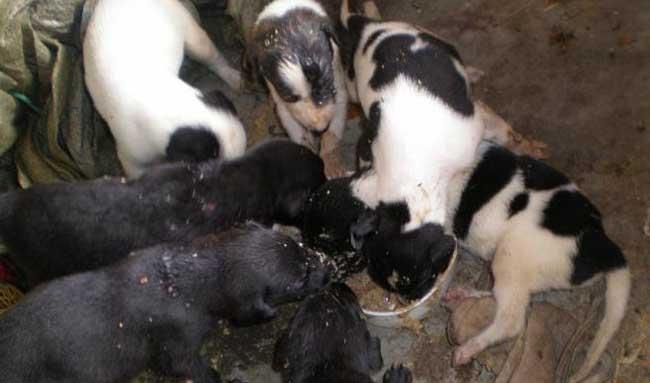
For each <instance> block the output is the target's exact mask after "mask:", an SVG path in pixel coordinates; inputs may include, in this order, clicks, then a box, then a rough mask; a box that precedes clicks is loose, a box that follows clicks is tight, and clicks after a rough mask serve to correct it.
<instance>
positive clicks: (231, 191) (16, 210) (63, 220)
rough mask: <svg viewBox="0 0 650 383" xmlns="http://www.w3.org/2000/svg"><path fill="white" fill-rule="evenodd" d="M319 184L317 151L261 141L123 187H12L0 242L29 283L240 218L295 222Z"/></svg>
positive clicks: (105, 182)
mask: <svg viewBox="0 0 650 383" xmlns="http://www.w3.org/2000/svg"><path fill="white" fill-rule="evenodd" d="M324 182H325V175H324V172H323V162H322V161H321V159H320V158H319V157H318V156H317V155H315V154H313V153H312V152H311V151H309V150H308V149H306V148H304V147H302V146H300V145H298V144H295V143H292V142H290V141H287V140H270V141H267V142H265V143H262V144H260V145H259V146H257V147H256V148H254V149H251V150H250V151H249V152H248V153H247V154H245V155H244V156H243V157H241V158H239V159H236V160H232V161H225V162H224V161H217V160H213V161H208V162H205V163H201V164H193V165H183V164H175V165H173V164H172V165H163V166H160V167H157V168H154V169H152V171H151V172H149V173H147V174H146V175H144V176H143V177H142V178H140V179H138V180H135V181H130V182H128V183H127V182H125V181H124V180H121V179H119V178H106V179H100V180H95V181H86V182H76V183H59V184H48V185H35V186H33V187H32V188H30V189H27V190H24V191H15V192H11V194H10V195H9V196H3V198H2V199H1V200H0V204H1V205H2V206H0V211H2V216H1V217H0V218H2V219H0V238H2V240H3V241H4V242H5V243H6V245H7V246H8V247H9V249H10V250H11V253H12V256H13V258H14V260H15V262H16V264H17V265H18V266H20V267H21V269H23V270H24V271H25V272H26V274H27V275H28V277H29V280H30V282H31V283H32V284H34V283H37V282H40V281H43V280H47V279H51V278H54V277H57V276H61V275H66V274H70V273H73V272H78V271H83V270H90V269H94V268H97V267H100V266H104V265H108V264H110V263H112V262H115V261H117V260H119V259H121V258H123V257H124V256H126V254H127V253H128V252H129V251H131V250H133V249H137V248H142V247H145V246H150V245H153V244H157V243H160V242H163V241H180V240H187V239H191V238H193V237H196V236H199V235H204V234H207V233H210V232H213V231H215V230H217V229H220V228H225V227H228V226H230V225H232V224H233V223H236V222H243V221H245V220H249V219H254V220H258V221H262V222H263V223H271V222H280V223H285V224H298V223H299V221H298V219H299V217H300V216H301V214H302V208H303V206H304V203H305V202H306V201H307V199H308V197H309V195H310V193H311V192H312V191H313V190H315V189H316V188H317V187H318V186H320V185H321V184H322V183H324Z"/></svg>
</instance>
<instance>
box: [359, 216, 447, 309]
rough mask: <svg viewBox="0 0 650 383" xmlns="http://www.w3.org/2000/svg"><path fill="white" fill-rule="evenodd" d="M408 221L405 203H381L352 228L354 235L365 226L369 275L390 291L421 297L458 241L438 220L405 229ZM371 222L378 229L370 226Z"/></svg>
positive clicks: (414, 297) (443, 266) (406, 295)
mask: <svg viewBox="0 0 650 383" xmlns="http://www.w3.org/2000/svg"><path fill="white" fill-rule="evenodd" d="M408 221H409V212H408V208H407V206H406V204H405V203H391V204H384V203H381V204H380V205H379V206H378V207H377V209H376V210H375V211H374V212H372V211H367V212H366V213H364V214H362V215H361V216H360V217H359V220H358V222H357V224H356V225H355V226H353V227H352V229H351V230H352V234H353V235H354V234H357V235H359V233H361V230H359V228H360V227H362V228H363V233H364V234H365V238H364V239H363V247H362V252H363V255H364V256H365V257H366V258H367V259H368V274H369V275H370V277H371V278H372V279H373V280H374V281H375V282H376V283H377V284H379V285H380V286H382V287H383V288H385V289H387V290H389V291H394V292H397V293H399V294H400V295H402V296H404V297H407V298H409V299H418V298H421V297H422V296H423V295H424V294H425V293H426V292H427V291H429V290H430V289H431V287H432V286H433V284H434V283H435V281H436V278H437V277H438V274H439V273H442V272H444V270H446V269H447V265H448V264H449V261H450V259H451V256H452V255H453V253H454V249H455V247H456V243H455V240H454V238H453V237H451V236H449V235H446V234H445V233H444V230H443V228H442V226H441V225H439V224H434V223H427V224H424V225H422V226H421V227H419V228H417V229H415V230H411V231H409V232H402V227H403V225H404V224H405V223H406V222H408ZM368 225H374V226H375V228H376V229H375V230H374V231H371V230H368V229H367V228H366V226H368ZM395 277H397V278H395Z"/></svg>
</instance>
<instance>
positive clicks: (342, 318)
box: [272, 283, 381, 383]
mask: <svg viewBox="0 0 650 383" xmlns="http://www.w3.org/2000/svg"><path fill="white" fill-rule="evenodd" d="M380 352H381V351H380V348H379V343H378V340H377V339H375V338H372V337H371V335H370V333H369V331H368V328H367V327H366V324H365V321H364V320H363V314H362V312H361V308H360V307H359V303H358V301H357V298H356V296H355V295H354V293H353V292H352V291H351V290H350V288H349V287H347V286H346V285H345V284H340V283H334V284H332V285H330V286H329V287H328V288H327V289H326V290H323V291H321V292H319V293H318V294H314V295H312V296H310V297H308V298H307V299H306V300H305V301H304V302H303V303H302V304H301V305H300V308H299V309H298V310H297V312H296V314H295V315H294V317H293V318H292V319H291V322H290V323H289V327H288V328H287V329H286V330H285V331H284V332H283V334H282V336H281V337H280V338H279V339H278V341H277V343H276V347H275V352H274V355H273V364H272V367H273V369H275V370H276V371H280V372H281V373H282V377H283V381H291V382H306V381H309V382H341V383H344V382H345V383H347V382H350V383H352V382H354V383H361V382H371V380H370V379H369V378H368V375H369V372H370V371H369V370H371V369H372V370H375V369H378V368H380V367H381V354H380ZM306 377H310V379H306Z"/></svg>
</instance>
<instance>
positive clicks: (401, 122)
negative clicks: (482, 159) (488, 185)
mask: <svg viewBox="0 0 650 383" xmlns="http://www.w3.org/2000/svg"><path fill="white" fill-rule="evenodd" d="M378 29H385V30H387V32H385V33H384V34H382V35H381V36H380V37H379V38H378V39H376V41H375V42H373V44H371V45H370V47H369V49H368V50H367V52H366V53H365V54H363V51H362V49H358V50H357V52H356V53H355V57H354V69H355V74H356V76H355V85H354V86H352V87H353V88H354V89H356V93H357V96H358V98H359V101H360V102H361V106H362V108H363V110H364V113H365V114H366V116H368V115H369V113H370V107H371V105H372V104H373V103H374V102H376V101H378V102H380V104H381V120H380V124H379V129H378V135H377V137H376V139H375V141H374V142H373V144H372V151H373V159H374V162H373V169H374V171H375V175H374V177H364V178H362V179H360V180H358V181H356V182H355V185H353V190H356V192H357V193H360V194H357V197H358V198H360V199H362V200H363V201H364V202H365V203H367V204H368V205H370V206H373V202H374V203H377V202H379V201H382V202H395V201H400V200H405V201H406V203H407V205H408V206H409V211H410V213H411V221H410V222H409V223H408V224H407V225H406V226H405V228H404V229H405V230H410V229H414V228H417V227H419V226H421V225H422V224H424V223H428V222H436V223H440V224H444V222H445V219H446V205H447V201H446V200H447V188H448V187H449V182H450V180H451V178H452V177H453V176H454V175H455V174H456V173H458V172H460V171H462V170H463V169H464V168H466V167H468V166H471V163H472V162H473V160H474V153H475V151H476V148H477V146H478V143H479V141H480V139H481V137H482V135H483V124H482V123H481V121H480V120H479V119H478V118H476V116H471V117H469V118H468V117H465V116H462V115H460V114H458V113H457V112H455V111H454V110H453V109H451V108H450V107H449V106H447V104H445V103H444V102H443V101H442V100H440V99H439V98H437V97H436V96H435V95H433V94H431V93H429V92H428V91H427V90H426V89H425V88H423V87H421V86H419V85H418V83H417V81H412V80H410V79H408V78H406V77H404V76H398V77H397V79H396V80H395V81H394V82H393V83H391V84H389V85H387V86H385V87H384V88H383V89H379V90H377V91H375V90H374V89H372V88H371V87H370V85H369V81H370V78H371V77H372V75H373V73H374V70H375V65H376V64H375V62H374V60H373V59H372V56H373V53H374V51H375V49H376V47H377V45H378V44H380V43H381V41H383V40H384V39H386V38H387V37H389V36H391V35H394V34H411V35H413V36H417V34H418V33H420V32H421V31H420V30H419V29H417V28H415V27H413V26H411V25H409V24H406V23H400V22H385V23H374V24H370V25H369V26H368V27H367V28H366V29H365V30H364V32H363V35H362V38H361V41H360V43H359V47H363V46H364V45H365V42H366V40H367V39H368V37H369V36H370V35H371V34H372V33H373V32H374V31H376V30H378ZM421 44H422V42H421V41H417V40H416V43H415V44H413V46H412V47H411V48H412V49H421V46H420V45H421ZM375 177H376V180H374V179H373V178H375ZM363 183H373V184H375V185H376V189H375V193H376V194H375V195H370V193H371V190H372V186H369V185H363ZM361 190H362V191H363V192H359V191H361Z"/></svg>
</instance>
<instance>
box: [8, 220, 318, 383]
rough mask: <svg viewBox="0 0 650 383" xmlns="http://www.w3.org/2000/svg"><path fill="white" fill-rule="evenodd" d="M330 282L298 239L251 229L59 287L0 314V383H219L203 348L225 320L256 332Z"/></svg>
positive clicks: (59, 282)
mask: <svg viewBox="0 0 650 383" xmlns="http://www.w3.org/2000/svg"><path fill="white" fill-rule="evenodd" d="M326 283H327V274H326V273H325V272H324V271H323V269H322V268H321V266H319V264H318V263H317V262H315V263H313V262H308V261H307V259H306V258H305V254H304V252H303V250H302V249H301V248H300V247H299V246H298V245H297V244H296V243H295V242H294V241H293V240H291V239H290V238H288V237H286V236H285V235H282V234H280V233H277V232H274V231H272V230H270V229H265V228H262V227H260V226H258V225H255V224H248V225H246V226H244V227H242V228H236V229H232V230H229V231H227V232H224V233H222V234H220V235H219V237H218V239H216V240H207V241H205V243H204V245H201V246H193V245H173V244H166V245H158V246H154V247H151V248H147V249H144V250H140V251H137V252H135V253H134V254H133V255H132V256H131V257H129V258H127V259H124V260H123V261H122V262H120V263H118V264H116V265H112V266H110V267H106V268H103V269H100V270H96V271H90V272H86V273H81V274H75V275H72V276H68V277H64V278H60V279H56V280H53V281H51V282H49V283H47V284H44V285H42V286H41V287H40V288H39V289H37V290H34V291H32V292H31V293H30V294H28V295H27V296H26V297H25V298H24V299H23V300H22V301H20V302H19V303H18V304H17V305H16V306H14V307H13V308H12V309H10V310H9V311H8V312H6V313H5V314H4V315H2V316H0V330H1V331H2V337H1V338H0V381H2V382H4V383H22V382H33V383H39V382H43V383H45V382H106V383H108V382H124V381H130V379H132V378H134V377H135V376H136V375H137V374H138V373H140V372H141V371H142V370H144V369H145V368H153V369H154V370H156V371H157V372H159V373H161V374H164V375H168V376H173V377H178V378H185V379H192V381H193V382H195V383H219V382H221V379H220V378H219V374H218V373H217V372H216V371H214V370H213V369H212V368H211V367H210V362H209V361H208V360H207V358H205V357H202V356H201V355H200V353H199V352H200V348H201V345H202V343H203V341H204V340H205V338H206V336H207V335H208V334H209V332H210V331H211V330H212V329H213V328H214V326H215V325H216V323H217V321H218V320H219V319H227V320H231V321H233V322H235V323H240V324H241V323H245V324H253V323H258V322H261V321H266V320H269V319H271V318H273V316H274V315H275V306H277V305H279V304H281V303H284V302H288V301H292V300H295V299H298V298H300V297H303V296H305V295H306V294H308V293H312V292H315V291H317V290H319V289H320V288H322V287H324V286H325V284H326Z"/></svg>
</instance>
